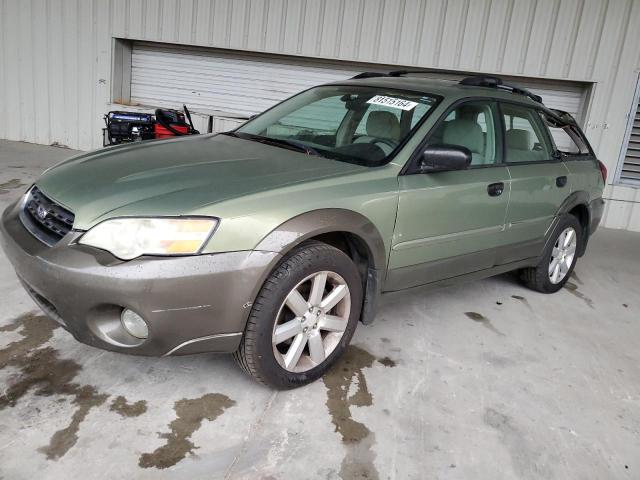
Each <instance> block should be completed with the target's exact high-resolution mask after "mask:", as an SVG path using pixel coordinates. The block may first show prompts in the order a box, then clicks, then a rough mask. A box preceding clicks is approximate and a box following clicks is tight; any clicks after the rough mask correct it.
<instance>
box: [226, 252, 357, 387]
mask: <svg viewBox="0 0 640 480" xmlns="http://www.w3.org/2000/svg"><path fill="white" fill-rule="evenodd" d="M361 305H362V281H361V278H360V275H359V273H358V269H357V268H356V266H355V264H354V263H353V262H352V261H351V259H350V258H349V257H348V256H347V255H345V254H344V253H343V252H342V251H340V250H338V249H336V248H334V247H332V246H330V245H326V244H323V243H320V242H308V243H305V244H303V245H301V246H300V247H298V248H296V249H295V250H294V251H293V252H292V253H291V254H289V255H288V256H287V257H286V258H285V259H284V260H283V261H282V263H281V264H280V265H279V266H278V268H276V270H275V271H274V272H273V273H272V274H271V275H270V277H269V278H268V279H267V281H266V282H265V284H264V285H263V287H262V289H261V291H260V293H259V294H258V297H257V298H256V300H255V302H254V304H253V307H252V310H251V314H250V316H249V319H248V320H247V326H246V328H245V333H244V336H243V338H242V341H241V343H240V347H239V349H238V350H237V351H236V353H235V354H234V358H235V360H236V362H237V363H238V364H239V365H240V367H242V369H243V370H245V371H246V372H247V373H249V374H250V375H251V376H252V377H253V378H255V379H256V380H258V381H259V382H262V383H264V384H266V385H270V386H272V387H275V388H280V389H286V388H293V387H298V386H302V385H305V384H307V383H310V382H312V381H314V380H316V379H317V378H319V377H320V376H322V375H323V374H324V372H326V371H327V370H328V369H329V368H330V367H331V365H332V364H333V363H334V362H335V360H336V359H337V358H338V357H339V356H340V355H342V353H343V352H344V350H345V349H346V348H347V345H348V344H349V341H350V340H351V337H352V336H353V332H354V330H355V328H356V325H357V322H358V317H359V315H360V308H361Z"/></svg>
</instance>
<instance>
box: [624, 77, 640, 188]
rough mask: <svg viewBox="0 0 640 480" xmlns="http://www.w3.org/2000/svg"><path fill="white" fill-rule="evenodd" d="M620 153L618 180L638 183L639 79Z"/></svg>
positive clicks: (639, 159) (639, 182)
mask: <svg viewBox="0 0 640 480" xmlns="http://www.w3.org/2000/svg"><path fill="white" fill-rule="evenodd" d="M622 145H623V148H622V154H621V155H620V157H622V158H621V163H622V166H621V167H620V177H619V178H620V182H622V183H633V184H637V185H640V79H639V80H638V86H637V87H636V94H635V96H634V103H633V106H632V108H631V112H630V114H629V124H628V126H627V135H626V138H625V142H624V143H623V144H622Z"/></svg>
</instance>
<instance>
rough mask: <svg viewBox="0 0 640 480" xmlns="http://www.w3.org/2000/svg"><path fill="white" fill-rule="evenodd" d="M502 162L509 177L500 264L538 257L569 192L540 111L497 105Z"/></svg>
mask: <svg viewBox="0 0 640 480" xmlns="http://www.w3.org/2000/svg"><path fill="white" fill-rule="evenodd" d="M500 110H501V115H502V119H503V126H504V129H505V130H504V138H505V157H506V158H505V160H506V164H507V168H508V169H509V174H510V176H511V198H510V201H509V209H508V212H507V218H506V226H505V228H506V230H505V236H504V240H505V243H506V244H507V245H508V247H509V248H505V249H503V250H502V252H501V254H500V256H499V258H498V263H499V264H503V263H509V262H511V261H515V260H519V259H522V258H528V257H533V256H536V255H537V254H538V253H540V250H541V249H542V246H543V244H544V238H545V234H546V232H547V231H548V230H549V228H550V227H551V225H552V222H553V219H554V217H555V215H556V213H557V212H558V209H559V208H560V205H561V204H562V202H563V201H564V199H565V198H567V197H568V196H569V194H570V193H571V184H570V177H569V171H568V169H567V168H566V166H565V165H564V163H563V162H562V161H561V157H560V156H558V155H557V154H556V153H555V150H554V147H553V145H552V143H551V141H550V135H549V132H548V130H547V129H546V127H545V125H544V124H543V122H542V120H541V118H540V115H539V113H538V111H537V110H536V109H534V108H531V107H527V106H524V105H519V104H513V103H506V102H501V104H500Z"/></svg>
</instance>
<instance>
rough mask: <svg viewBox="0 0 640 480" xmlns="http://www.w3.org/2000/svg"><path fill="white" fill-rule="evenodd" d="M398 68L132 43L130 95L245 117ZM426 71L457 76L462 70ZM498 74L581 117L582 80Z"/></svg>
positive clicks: (138, 100) (156, 103)
mask: <svg viewBox="0 0 640 480" xmlns="http://www.w3.org/2000/svg"><path fill="white" fill-rule="evenodd" d="M399 68H400V67H392V66H381V65H373V66H371V65H370V66H363V65H361V64H360V65H354V64H350V63H347V62H331V61H321V60H316V59H309V58H299V59H297V58H291V57H282V56H277V55H265V54H259V53H246V52H230V51H229V52H222V51H220V50H213V49H208V48H199V47H185V46H177V45H169V44H158V43H147V42H135V43H134V45H133V50H132V58H131V100H132V102H136V103H139V104H141V105H146V106H151V107H158V106H163V107H174V108H179V107H181V106H182V104H183V103H186V104H187V105H189V106H190V107H191V108H192V109H193V110H194V111H198V112H201V113H207V114H212V115H217V114H218V112H219V114H220V115H221V116H237V117H241V118H242V117H244V118H246V117H249V116H250V115H253V114H255V113H259V112H261V111H263V110H265V109H267V108H269V107H271V106H272V105H274V104H276V103H278V102H279V101H281V100H283V99H285V98H287V97H289V96H291V95H293V94H294V93H297V92H300V91H301V90H304V89H306V88H309V87H311V86H313V85H318V84H321V83H326V82H332V81H336V80H344V79H346V78H349V77H352V76H353V75H355V74H356V73H359V72H361V71H363V70H370V69H375V70H377V71H384V70H386V69H389V70H394V69H399ZM428 76H429V77H433V78H440V79H446V80H455V81H458V80H460V79H461V78H463V77H464V76H465V75H462V74H450V73H439V72H433V73H429V74H428ZM503 78H504V79H505V81H507V82H512V83H515V84H517V85H520V86H522V87H525V88H529V89H530V90H531V91H533V92H534V93H536V94H538V95H541V96H542V98H543V100H544V103H545V105H547V106H548V107H550V108H558V109H561V110H564V111H567V112H569V113H571V114H572V115H574V116H575V117H576V118H578V120H580V119H581V118H582V110H583V105H584V102H585V99H586V93H585V92H586V89H585V85H584V84H580V83H573V82H565V81H549V80H537V79H528V78H509V77H503Z"/></svg>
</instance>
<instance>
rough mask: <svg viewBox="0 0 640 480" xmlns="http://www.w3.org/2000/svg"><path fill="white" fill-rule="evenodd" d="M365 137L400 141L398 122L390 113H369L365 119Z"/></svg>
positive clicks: (382, 111)
mask: <svg viewBox="0 0 640 480" xmlns="http://www.w3.org/2000/svg"><path fill="white" fill-rule="evenodd" d="M367 135H368V136H370V137H377V138H388V139H389V140H395V141H398V140H400V122H399V121H398V117H396V116H395V115H394V114H393V113H391V112H386V111H384V110H377V111H374V112H371V113H369V117H368V118H367Z"/></svg>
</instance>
